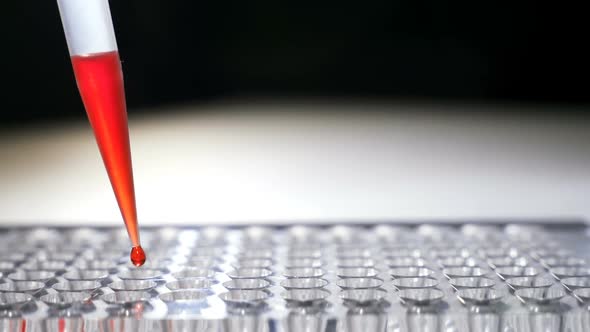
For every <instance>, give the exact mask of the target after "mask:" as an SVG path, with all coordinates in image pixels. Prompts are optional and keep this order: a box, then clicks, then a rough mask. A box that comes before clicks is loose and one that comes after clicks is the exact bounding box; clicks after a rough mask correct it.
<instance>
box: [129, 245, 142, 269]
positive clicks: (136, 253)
mask: <svg viewBox="0 0 590 332" xmlns="http://www.w3.org/2000/svg"><path fill="white" fill-rule="evenodd" d="M129 257H130V258H131V263H133V265H135V266H142V265H143V263H145V252H143V248H142V247H141V246H138V247H133V248H131V254H130V255H129Z"/></svg>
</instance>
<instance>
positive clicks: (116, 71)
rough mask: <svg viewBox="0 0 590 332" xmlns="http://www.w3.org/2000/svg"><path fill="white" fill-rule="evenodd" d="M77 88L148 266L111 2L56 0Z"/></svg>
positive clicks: (136, 254) (136, 251) (137, 252)
mask: <svg viewBox="0 0 590 332" xmlns="http://www.w3.org/2000/svg"><path fill="white" fill-rule="evenodd" d="M57 4H58V7H59V12H60V16H61V20H62V24H63V28H64V32H65V35H66V40H67V44H68V49H69V52H70V57H71V60H72V66H73V69H74V74H75V76H76V82H77V84H78V90H79V91H80V95H81V97H82V102H83V103H84V107H85V108H86V113H87V115H88V119H89V120H90V125H91V126H92V130H93V131H94V136H95V138H96V142H97V144H98V148H99V150H100V153H101V155H102V159H103V161H104V165H105V167H106V170H107V173H108V176H109V179H110V182H111V185H112V187H113V191H114V192H115V197H116V199H117V203H118V204H119V209H120V211H121V215H122V217H123V221H124V222H125V225H126V227H127V233H128V234H129V239H130V240H131V243H132V246H133V248H132V249H131V254H130V257H131V261H132V262H133V264H134V265H135V266H141V265H143V263H144V262H145V253H144V251H143V249H142V248H141V244H140V241H139V231H138V228H137V210H136V205H135V189H134V184H133V169H132V164H131V149H130V145H129V129H128V127H127V108H126V105H125V90H124V86H123V72H122V70H121V62H120V60H119V52H118V49H117V41H116V39H115V32H114V29H113V22H112V19H111V12H110V8H109V3H108V0H57Z"/></svg>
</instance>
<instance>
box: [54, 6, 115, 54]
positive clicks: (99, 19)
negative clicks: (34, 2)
mask: <svg viewBox="0 0 590 332" xmlns="http://www.w3.org/2000/svg"><path fill="white" fill-rule="evenodd" d="M57 5H58V7H59V13H60V16H61V21H62V24H63V28H64V33H65V35H66V40H67V43H68V49H69V52H70V56H74V55H88V54H95V53H104V52H112V51H116V50H117V40H116V39H115V31H114V29H113V21H112V19H111V10H110V8H109V2H108V0H57Z"/></svg>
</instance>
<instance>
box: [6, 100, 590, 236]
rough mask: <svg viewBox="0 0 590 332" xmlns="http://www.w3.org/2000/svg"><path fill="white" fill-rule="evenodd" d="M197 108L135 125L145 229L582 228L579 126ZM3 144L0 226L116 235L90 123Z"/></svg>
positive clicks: (470, 115)
mask: <svg viewBox="0 0 590 332" xmlns="http://www.w3.org/2000/svg"><path fill="white" fill-rule="evenodd" d="M195 108H197V109H199V110H200V112H198V113H196V112H191V109H192V108H190V107H189V108H186V107H185V108H184V109H179V110H175V109H173V108H169V109H166V110H164V112H163V113H162V114H160V115H158V116H156V117H134V116H133V111H131V112H130V113H131V115H130V116H131V118H130V124H131V140H132V151H133V162H134V169H135V182H136V192H137V204H138V209H139V218H140V224H144V225H147V224H150V225H157V224H185V223H219V222H223V223H249V222H271V223H278V222H290V221H312V220H332V221H359V220H367V221H370V220H389V219H395V220H407V219H410V220H423V219H437V218H441V219H453V218H461V219H462V220H463V221H477V220H482V219H489V218H516V219H531V218H532V220H536V219H537V218H543V219H550V218H561V217H566V218H588V217H589V216H590V202H589V200H588V197H590V153H589V152H590V132H589V131H588V128H589V126H588V123H587V122H586V121H585V120H584V118H580V117H577V116H575V115H573V116H572V115H570V116H559V113H558V112H555V110H552V111H554V112H552V113H541V114H540V113H525V114H517V113H514V112H505V111H506V108H504V107H499V106H498V107H485V108H484V111H481V107H480V106H468V105H464V106H461V107H448V106H444V107H443V106H428V105H422V106H408V105H399V104H398V105H388V104H367V103H364V102H362V101H357V102H347V103H344V102H341V103H328V102H317V101H316V102H308V103H291V104H287V103H285V102H265V103H244V102H241V103H238V102H235V103H219V104H214V105H205V106H198V107H195ZM514 109H516V110H519V108H514V107H513V108H511V110H514ZM390 110H396V112H389V111H390ZM474 110H479V111H474ZM177 111H179V112H177ZM463 111H469V112H466V113H465V112H463ZM81 112H83V111H82V110H81ZM82 117H83V113H81V118H82ZM0 142H1V143H0V161H1V163H0V226H1V225H13V224H19V225H25V224H40V223H41V224H42V223H47V224H88V225H96V224H114V225H119V224H120V222H121V221H120V214H119V212H118V209H117V207H116V203H115V199H114V196H113V194H112V191H111V189H110V185H109V182H108V179H107V176H106V173H105V171H104V168H103V165H102V162H101V160H100V156H99V153H98V150H97V148H96V145H95V142H94V138H93V136H92V134H91V131H90V128H89V126H88V124H87V123H85V122H80V123H77V124H72V125H61V126H58V127H53V128H44V129H43V128H41V129H34V128H30V129H22V130H18V131H14V132H9V133H3V136H2V137H1V140H0Z"/></svg>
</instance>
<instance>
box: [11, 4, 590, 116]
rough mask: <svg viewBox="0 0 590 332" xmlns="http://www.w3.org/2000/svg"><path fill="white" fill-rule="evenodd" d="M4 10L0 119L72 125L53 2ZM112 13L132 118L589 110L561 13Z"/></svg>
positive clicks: (387, 8)
mask: <svg viewBox="0 0 590 332" xmlns="http://www.w3.org/2000/svg"><path fill="white" fill-rule="evenodd" d="M3 6H4V11H3V14H2V17H3V20H2V25H3V31H4V34H5V38H4V40H5V43H4V47H3V52H2V63H3V67H4V70H3V81H4V82H5V83H6V84H5V85H4V87H3V88H2V89H3V90H4V91H3V92H4V97H3V99H4V101H5V106H4V107H3V109H2V111H1V112H0V122H1V123H2V124H9V125H15V124H16V125H18V124H26V123H35V122H45V121H51V120H58V121H61V120H63V119H66V118H79V117H83V115H82V114H83V113H82V104H81V102H80V99H79V96H78V93H77V90H76V86H75V82H74V78H73V73H72V70H71V65H70V62H69V57H68V54H67V47H66V43H65V39H64V36H63V31H62V26H61V21H60V19H59V13H58V10H57V4H56V2H55V1H38V0H37V1H10V2H9V3H8V4H4V5H3ZM111 11H112V15H113V20H114V24H115V30H116V33H117V38H118V44H119V51H120V53H121V58H122V60H123V70H124V73H125V82H126V88H127V102H128V106H129V107H130V108H132V109H133V110H134V111H135V110H136V109H142V110H143V111H144V112H154V111H156V110H154V109H150V107H151V106H161V105H167V104H181V103H187V102H202V101H210V100H216V99H218V98H227V97H234V96H238V97H241V96H255V97H273V96H281V97H285V96H287V97H293V98H301V97H310V96H311V97H318V96H319V97H324V96H327V97H344V98H346V97H351V96H352V97H368V98H384V99H399V98H402V99H412V100H416V99H417V100H422V99H427V100H434V101H439V100H440V101H449V100H450V101H465V100H468V101H480V102H486V103H487V102H492V103H494V102H518V103H533V104H556V105H564V104H568V105H571V104H574V105H578V106H579V105H588V104H589V102H590V94H589V93H588V77H589V74H590V71H589V70H588V69H589V65H588V60H589V59H590V58H589V57H588V55H589V54H588V52H587V51H586V45H585V44H587V43H588V36H587V31H586V30H587V18H586V17H585V13H586V12H585V11H583V10H581V9H580V8H574V7H570V6H569V5H567V4H565V3H557V2H555V3H552V4H541V3H539V2H532V1H531V2H518V1H516V2H511V3H506V4H502V3H499V2H492V1H487V2H485V1H483V2H474V1H470V2H462V1H461V2H456V1H438V0H437V1H435V0H370V1H354V2H353V1H280V0H279V1H271V0H255V1H240V2H232V1H229V2H227V1H163V0H159V1H156V0H128V1H111ZM584 107H585V106H584ZM584 107H582V109H583V108H584Z"/></svg>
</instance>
